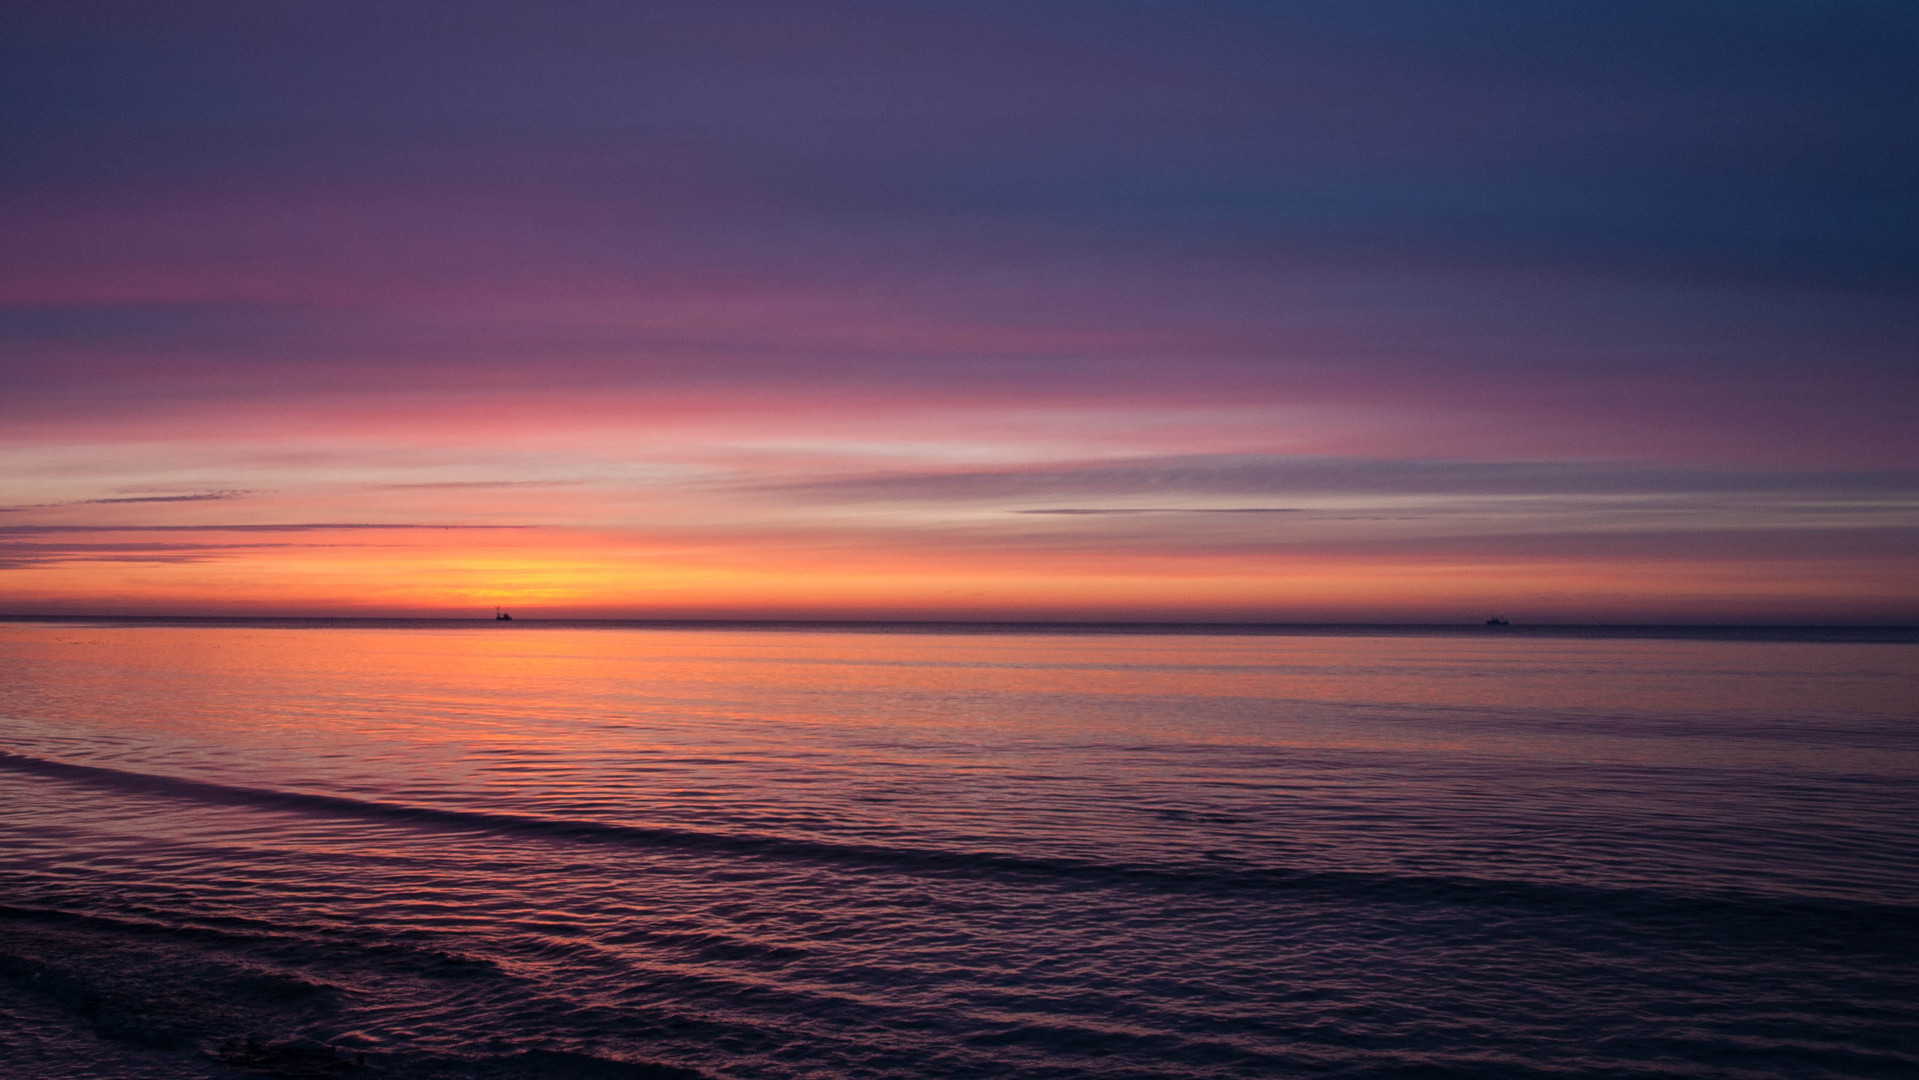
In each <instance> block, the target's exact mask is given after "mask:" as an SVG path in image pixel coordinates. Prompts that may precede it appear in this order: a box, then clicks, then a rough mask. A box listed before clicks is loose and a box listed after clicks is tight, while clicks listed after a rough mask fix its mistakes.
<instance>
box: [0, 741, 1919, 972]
mask: <svg viewBox="0 0 1919 1080" xmlns="http://www.w3.org/2000/svg"><path fill="white" fill-rule="evenodd" d="M0 769H9V770H12V771H14V772H19V773H27V774H32V775H38V776H45V777H50V778H54V779H59V780H66V781H70V782H74V783H81V784H87V785H90V786H95V787H108V788H112V789H115V790H118V791H122V792H128V793H134V794H141V795H153V796H159V797H164V798H173V799H186V800H191V801H194V802H199V803H203V804H211V805H220V806H239V807H246V808H250V809H262V810H277V811H283V812H291V813H299V814H307V815H319V816H323V817H329V818H335V819H339V818H345V819H350V820H364V821H375V822H383V823H400V824H407V825H413V826H419V827H423V828H430V829H440V830H453V831H460V832H475V833H482V834H487V835H504V836H512V837H517V838H524V839H533V840H547V841H562V842H566V841H571V842H581V843H600V844H619V845H627V846H632V847H637V848H644V849H649V850H673V851H685V852H697V853H702V854H713V855H727V856H735V857H740V858H750V859H769V860H779V861H788V862H794V861H797V862H805V863H810V864H826V865H836V866H849V865H851V866H860V867H871V868H878V869H884V870H888V871H891V872H895V873H905V874H923V875H936V876H941V877H983V878H995V879H1003V878H1007V877H1017V878H1027V879H1041V880H1044V881H1046V882H1048V883H1050V884H1054V885H1059V886H1067V887H1071V886H1073V885H1076V884H1077V885H1085V886H1090V887H1096V888H1099V887H1128V886H1131V887H1145V888H1152V889H1158V890H1175V891H1202V892H1223V893H1235V894H1245V893H1249V892H1252V893H1269V894H1270V893H1283V894H1289V895H1292V896H1295V897H1299V898H1306V897H1308V896H1313V895H1317V896H1319V897H1321V898H1324V899H1332V900H1338V901H1342V902H1346V903H1386V904H1401V905H1403V904H1408V903H1413V904H1427V905H1433V906H1448V905H1470V906H1496V907H1511V908H1523V909H1528V910H1532V911H1538V912H1542V913H1548V914H1568V915H1593V914H1603V915H1606V916H1610V917H1614V918H1620V919H1625V920H1627V921H1633V922H1646V923H1652V924H1671V923H1678V922H1689V923H1695V924H1696V923H1698V922H1700V921H1706V922H1710V923H1711V924H1712V926H1713V927H1714V930H1715V934H1716V935H1717V936H1725V935H1729V934H1730V935H1735V936H1736V935H1738V934H1740V932H1741V931H1742V929H1750V930H1752V931H1754V932H1757V933H1761V934H1765V935H1774V934H1779V933H1793V934H1801V935H1805V934H1811V935H1816V936H1818V937H1819V938H1821V939H1822V940H1824V941H1826V942H1827V943H1828V944H1831V945H1834V946H1839V947H1848V948H1850V947H1870V948H1871V950H1872V951H1875V952H1887V951H1893V952H1900V953H1910V954H1913V955H1915V956H1919V909H1915V908H1912V907H1909V906H1902V905H1895V904H1880V903H1871V902H1867V901H1857V900H1841V899H1834V898H1824V897H1821V898H1811V897H1765V896H1756V895H1751V894H1724V893H1722V894H1712V895H1695V894H1682V893H1677V892H1670V891H1664V890H1658V889H1652V888H1645V887H1627V886H1620V887H1606V886H1598V885H1590V884H1577V883H1568V882H1544V881H1527V880H1513V879H1488V878H1477V877H1468V876H1458V875H1455V876H1441V875H1410V874H1393V873H1383V872H1365V871H1348V870H1308V869H1299V868H1291V867H1271V866H1249V865H1246V864H1243V863H1232V862H1224V861H1221V862H1220V863H1216V864H1205V865H1198V864H1184V865H1178V864H1175V865H1150V864H1142V863H1122V862H1095V861H1092V860H1088V859H1077V858H1070V857H1058V856H1047V855H1029V854H1017V853H1011V852H1000V851H978V850H974V851H961V850H951V849H939V848H930V847H927V848H908V847H889V846H882V845H876V844H859V843H844V842H835V841H830V840H817V839H806V838H799V837H790V836H768V835H765V834H741V833H727V832H705V831H699V830H693V829H676V828H667V827H661V826H647V825H624V824H617V823H613V822H604V821H585V820H579V819H573V818H555V817H544V816H539V815H531V814H514V813H507V812H503V811H497V810H479V809H454V808H448V807H435V806H420V805H415V804H407V803H395V802H387V801H381V800H374V799H359V798H350V797H347V796H341V795H324V794H318V793H312V792H296V791H279V790H275V789H271V788H257V787H246V786H240V785H234V784H221V783H214V782H211V781H206V780H190V779H185V778H181V777H172V776H162V775H156V774H151V773H141V772H133V771H130V770H125V769H116V768H110V767H107V766H100V765H81V764H75V763H72V762H64V761H55V760H51V759H47V758H40V757H34V756H31V755H27V754H20V753H16V752H11V751H0Z"/></svg>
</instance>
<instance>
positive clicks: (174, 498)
mask: <svg viewBox="0 0 1919 1080" xmlns="http://www.w3.org/2000/svg"><path fill="white" fill-rule="evenodd" d="M251 494H253V493H252V492H251V491H246V490H243V489H239V488H228V489H223V490H220V491H198V492H194V493H192V494H187V495H124V496H118V497H114V498H106V499H68V500H66V501H64V502H47V503H19V504H16V505H13V506H0V514H11V513H19V512H20V511H23V510H51V509H54V508H57V507H62V506H105V505H112V504H116V503H182V502H223V501H225V500H228V499H240V498H245V497H246V496H248V495H251Z"/></svg>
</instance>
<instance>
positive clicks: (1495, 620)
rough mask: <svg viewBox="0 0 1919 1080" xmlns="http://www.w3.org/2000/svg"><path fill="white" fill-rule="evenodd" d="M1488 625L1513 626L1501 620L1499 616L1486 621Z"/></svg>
mask: <svg viewBox="0 0 1919 1080" xmlns="http://www.w3.org/2000/svg"><path fill="white" fill-rule="evenodd" d="M1486 625H1487V626H1511V625H1512V624H1511V623H1509V622H1507V621H1506V620H1504V619H1502V618H1500V617H1499V616H1497V615H1494V616H1492V617H1491V618H1489V619H1487V620H1486Z"/></svg>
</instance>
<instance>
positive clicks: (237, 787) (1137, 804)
mask: <svg viewBox="0 0 1919 1080" xmlns="http://www.w3.org/2000/svg"><path fill="white" fill-rule="evenodd" d="M1515 629H1517V628H1515ZM1805 637H1806V635H1799V636H1797V637H1795V636H1794V635H1771V636H1768V635H1766V634H1747V635H1744V639H1742V640H1735V639H1732V638H1731V637H1729V636H1724V635H1722V636H1720V637H1717V638H1716V637H1714V636H1713V635H1711V634H1692V635H1667V636H1666V637H1664V638H1650V637H1643V636H1640V637H1634V636H1623V637H1622V636H1607V635H1599V634H1586V635H1580V634H1561V635H1556V636H1549V635H1533V634H1523V633H1501V632H1497V631H1486V632H1458V633H1443V632H1438V631H1433V632H1408V633H1397V634H1352V633H1333V632H1327V633H1287V634H1192V633H1187V634H1172V633H1150V632H1136V633H1125V634H1113V633H1103V634H1102V633H1072V632H1053V633H1033V632H1017V631H1016V630H1015V629H1012V628H1001V629H1000V630H998V631H997V632H966V633H961V632H940V631H937V630H924V629H922V630H918V631H911V632H909V631H907V630H904V629H901V628H893V629H844V628H842V629H821V628H811V629H808V628H797V627H708V628H673V627H660V626H651V627H641V626H583V625H570V626H569V625H539V624H534V623H529V622H525V621H521V622H516V623H512V624H502V625H498V626H495V625H491V624H476V625H454V624H430V623H419V624H370V623H369V624H340V625H324V624H299V623H286V624H264V623H262V624H246V623H238V624H192V623H175V624H144V623H132V622H128V623H113V622H12V623H0V1074H4V1075H5V1076H7V1077H10V1078H42V1077H44V1078H56V1077H58V1078H68V1077H71V1078H79V1077H134V1078H175V1077H237V1076H245V1075H267V1076H311V1077H334V1076H338V1077H348V1078H357V1077H365V1078H368V1080H373V1078H379V1077H420V1078H427V1077H432V1078H446V1080H453V1078H464V1077H508V1076H514V1077H517V1076H529V1077H571V1076H585V1077H629V1076H630V1077H648V1076H662V1077H668V1076H670V1077H680V1076H694V1075H700V1076H708V1077H740V1078H747V1077H1254V1076H1257V1077H1290V1076H1352V1077H1415V1076H1417V1077H1439V1076H1515V1077H1524V1076H1541V1077H1544V1076H1557V1077H1569V1076H1605V1077H1690V1076H1699V1077H1774V1076H1791V1077H1824V1076H1830V1077H1912V1076H1919V644H1915V643H1914V642H1913V641H1911V640H1910V639H1909V638H1907V639H1902V638H1901V637H1900V636H1899V635H1890V636H1887V638H1886V640H1850V641H1849V640H1806V639H1804V638H1805Z"/></svg>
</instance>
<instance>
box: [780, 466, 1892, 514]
mask: <svg viewBox="0 0 1919 1080" xmlns="http://www.w3.org/2000/svg"><path fill="white" fill-rule="evenodd" d="M763 490H768V491H780V492H784V493H786V494H789V495H792V496H794V497H798V498H806V499H821V500H827V501H848V502H968V501H974V502H977V501H999V500H1015V499H1019V500H1024V499H1031V498H1035V497H1046V496H1062V495H1071V496H1082V497H1087V496H1105V497H1144V496H1153V495H1167V494H1178V495H1182V496H1188V497H1190V496H1195V495H1214V496H1248V495H1253V496H1260V495H1265V496H1287V495H1320V496H1339V495H1347V496H1354V495H1358V496H1485V497H1504V496H1534V497H1545V496H1568V497H1582V498H1584V497H1592V496H1634V495H1637V496H1706V495H1712V496H1728V497H1741V498H1800V499H1823V500H1834V499H1836V500H1842V501H1848V502H1861V501H1869V500H1873V499H1881V500H1888V501H1893V502H1898V503H1902V504H1905V505H1908V506H1910V505H1913V504H1915V503H1919V470H1913V469H1886V470H1854V471H1839V470H1824V471H1812V470H1794V469H1764V468H1715V467H1705V466H1677V465H1648V464H1639V463H1632V462H1612V461H1570V462H1557V461H1545V462H1541V461H1448V460H1417V459H1414V460H1378V459H1362V458H1338V457H1287V456H1273V455H1246V454H1188V455H1174V456H1165V457H1151V458H1134V459H1129V460H1123V461H1111V462H1095V463H1069V464H1062V465H1051V466H1032V467H1021V468H1010V469H974V470H964V471H942V472H926V471H922V472H910V473H908V472H900V473H885V474H870V475H861V476H849V477H842V478H836V479H828V480H820V481H806V482H800V483H793V484H788V485H768V486H766V487H764V488H763ZM1073 509H1081V508H1073ZM1084 509H1112V510H1131V509H1134V508H1130V507H1111V508H1084ZM1223 509H1232V508H1223Z"/></svg>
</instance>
